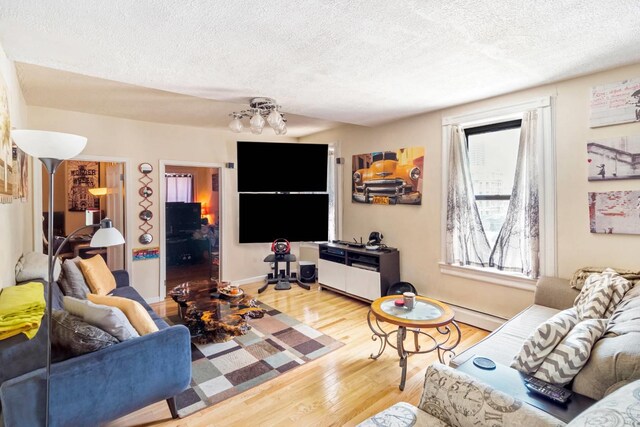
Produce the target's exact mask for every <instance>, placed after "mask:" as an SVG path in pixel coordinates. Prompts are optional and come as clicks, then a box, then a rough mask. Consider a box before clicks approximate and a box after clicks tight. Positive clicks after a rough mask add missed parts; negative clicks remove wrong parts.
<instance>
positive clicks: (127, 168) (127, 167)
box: [32, 154, 137, 274]
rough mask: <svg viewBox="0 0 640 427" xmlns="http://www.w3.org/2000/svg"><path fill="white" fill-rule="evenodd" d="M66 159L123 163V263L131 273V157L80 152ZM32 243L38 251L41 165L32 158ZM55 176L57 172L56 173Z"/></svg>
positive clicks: (41, 209) (132, 192)
mask: <svg viewBox="0 0 640 427" xmlns="http://www.w3.org/2000/svg"><path fill="white" fill-rule="evenodd" d="M67 160H80V161H85V162H104V163H106V162H109V163H123V164H124V184H123V185H124V265H125V268H126V270H127V271H128V272H129V274H131V272H132V267H133V259H132V257H130V256H129V251H130V250H131V242H133V241H137V238H136V237H135V236H134V235H133V227H131V224H129V222H130V221H129V217H128V214H129V212H128V210H127V207H128V206H129V204H130V202H131V197H132V194H134V193H136V192H137V191H136V189H135V187H134V185H135V184H134V183H133V182H132V181H133V180H131V179H129V177H130V176H132V175H131V164H132V162H131V159H129V158H128V157H112V156H94V155H91V154H80V155H79V156H76V157H74V158H72V159H67ZM32 176H33V184H34V185H33V189H34V191H33V201H34V203H33V217H34V221H33V226H34V227H33V244H34V250H35V251H37V252H40V251H41V250H38V248H42V234H43V233H42V221H41V220H36V219H38V218H42V215H43V213H42V212H43V208H44V206H43V205H42V191H43V188H42V185H37V183H39V182H42V166H41V162H39V161H36V159H35V158H34V159H33V175H32ZM56 176H57V174H56Z"/></svg>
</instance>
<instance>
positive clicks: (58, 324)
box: [51, 310, 118, 356]
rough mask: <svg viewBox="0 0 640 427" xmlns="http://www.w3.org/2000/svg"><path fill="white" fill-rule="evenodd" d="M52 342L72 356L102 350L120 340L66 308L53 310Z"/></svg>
mask: <svg viewBox="0 0 640 427" xmlns="http://www.w3.org/2000/svg"><path fill="white" fill-rule="evenodd" d="M52 320H53V321H52V323H51V326H52V335H51V344H52V345H53V346H55V347H57V348H61V349H64V350H65V351H66V352H67V353H68V354H70V355H71V356H80V355H82V354H85V353H91V352H93V351H97V350H101V349H103V348H106V347H109V346H112V345H113V344H116V343H117V342H118V340H117V339H116V338H115V337H113V336H112V335H110V334H108V333H107V332H105V331H103V330H102V329H99V328H96V327H95V326H91V325H89V324H88V323H85V322H83V321H82V320H81V319H80V318H79V317H76V316H74V315H72V314H69V313H68V312H66V311H64V310H53V313H52Z"/></svg>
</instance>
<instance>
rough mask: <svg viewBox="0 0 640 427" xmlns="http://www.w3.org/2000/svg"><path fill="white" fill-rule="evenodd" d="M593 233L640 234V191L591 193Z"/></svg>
mask: <svg viewBox="0 0 640 427" xmlns="http://www.w3.org/2000/svg"><path fill="white" fill-rule="evenodd" d="M589 224H590V228H591V232H592V233H603V234H640V191H606V192H603V193H595V192H592V193H589Z"/></svg>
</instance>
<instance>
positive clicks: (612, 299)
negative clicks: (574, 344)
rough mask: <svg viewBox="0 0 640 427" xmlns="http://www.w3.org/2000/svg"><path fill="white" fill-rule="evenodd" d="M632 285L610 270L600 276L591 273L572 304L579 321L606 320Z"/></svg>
mask: <svg viewBox="0 0 640 427" xmlns="http://www.w3.org/2000/svg"><path fill="white" fill-rule="evenodd" d="M632 285H633V283H632V282H630V281H628V280H627V279H625V278H624V277H622V276H620V275H619V274H618V273H617V272H616V271H615V270H613V269H611V268H607V269H605V270H604V271H603V272H602V273H601V274H599V273H592V274H591V275H589V277H588V278H587V280H586V281H585V283H584V286H583V287H582V290H581V291H580V294H579V295H578V296H577V297H576V300H575V302H574V303H573V305H574V306H575V308H576V309H577V310H578V317H579V318H580V320H584V319H608V318H609V317H611V314H612V313H613V311H614V310H615V308H616V306H617V305H618V303H619V302H620V300H622V297H623V296H624V294H625V293H626V292H627V291H628V290H629V289H631V287H632Z"/></svg>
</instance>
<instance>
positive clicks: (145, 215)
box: [138, 163, 153, 245]
mask: <svg viewBox="0 0 640 427" xmlns="http://www.w3.org/2000/svg"><path fill="white" fill-rule="evenodd" d="M138 170H139V171H140V173H141V174H142V177H141V178H140V179H138V181H139V182H140V184H142V187H140V190H138V193H139V194H140V197H142V201H141V202H140V203H138V205H139V206H140V207H141V208H142V210H141V211H140V213H139V214H138V218H140V221H142V225H140V226H139V227H138V228H139V229H140V231H142V234H141V235H140V237H138V242H140V243H141V244H143V245H148V244H149V243H151V242H153V235H152V234H151V233H150V231H151V229H153V225H151V224H150V223H149V221H151V218H153V212H151V210H150V209H149V208H150V207H151V206H153V202H152V201H151V200H150V199H149V198H150V197H151V196H152V195H153V189H152V188H151V187H150V186H149V184H151V183H152V182H153V180H152V179H151V177H150V176H149V174H150V173H151V172H153V166H151V164H150V163H140V165H139V166H138Z"/></svg>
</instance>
